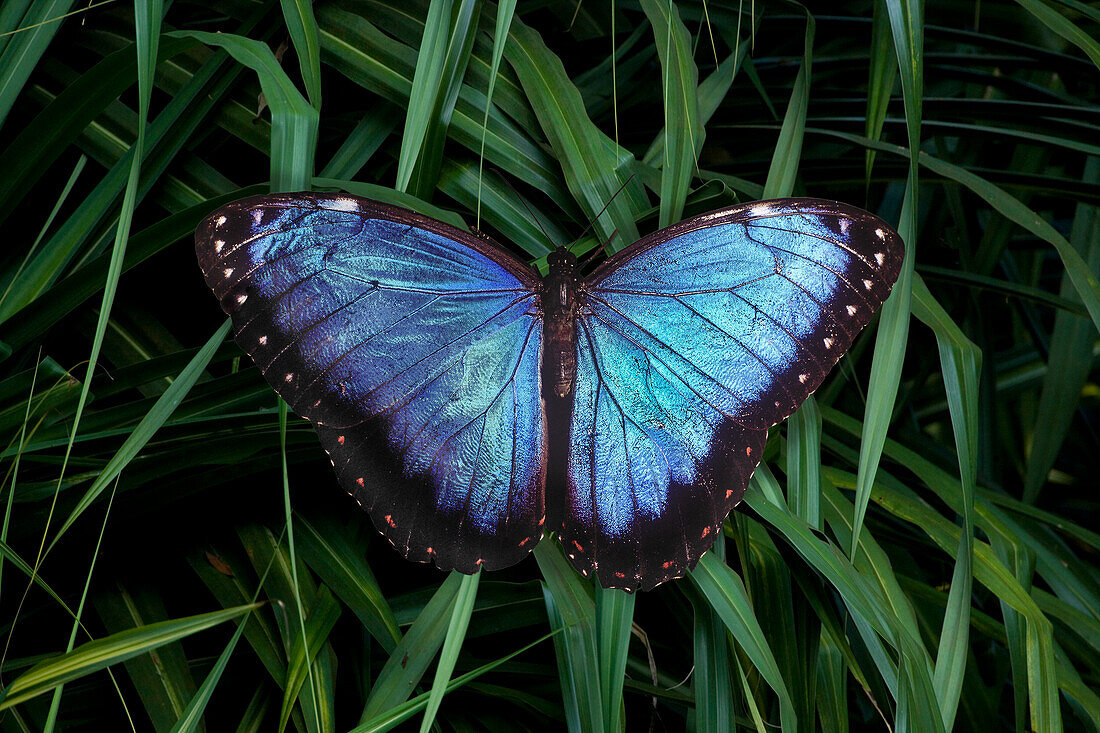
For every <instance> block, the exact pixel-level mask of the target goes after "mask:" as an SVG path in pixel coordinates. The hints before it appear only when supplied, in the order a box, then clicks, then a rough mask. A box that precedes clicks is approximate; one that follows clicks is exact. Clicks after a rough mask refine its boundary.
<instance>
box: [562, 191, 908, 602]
mask: <svg viewBox="0 0 1100 733" xmlns="http://www.w3.org/2000/svg"><path fill="white" fill-rule="evenodd" d="M903 251H904V249H903V244H902V241H901V238H900V237H899V236H898V235H897V234H896V233H895V232H894V231H893V229H891V228H890V227H889V226H888V225H887V224H886V223H885V222H883V221H882V220H881V219H879V218H877V217H875V216H873V215H871V214H869V213H867V212H865V211H863V210H861V209H857V208H854V207H850V206H846V205H843V204H838V203H835V202H829V201H819V200H814V199H779V200H775V201H763V202H757V203H755V204H751V205H748V206H739V207H734V208H731V209H725V210H721V211H716V212H712V213H710V214H705V215H702V216H698V217H695V218H692V219H688V220H685V221H683V222H681V223H679V224H677V225H674V226H671V227H668V228H666V229H663V230H661V231H659V232H656V233H654V234H653V235H650V236H649V237H646V238H644V239H642V240H639V241H638V242H637V243H635V244H634V245H632V246H630V247H628V248H627V249H625V250H623V251H622V252H620V253H618V254H617V255H615V256H614V257H612V258H610V259H609V260H608V261H607V262H605V263H604V264H603V265H601V267H600V268H599V269H598V270H597V271H596V272H595V273H593V275H592V277H591V278H589V279H588V281H587V283H586V288H585V289H586V302H585V307H584V310H583V313H582V316H581V318H580V320H579V324H578V337H577V340H578V369H577V380H576V385H575V388H574V407H573V418H572V425H571V433H570V448H569V465H568V496H567V497H566V501H565V506H564V509H563V512H562V517H561V520H562V526H561V537H562V543H563V545H564V546H565V548H566V552H567V553H568V554H570V556H571V558H572V561H573V563H574V565H575V566H576V567H577V568H578V570H581V571H582V572H585V573H586V574H587V573H588V572H591V571H592V570H596V571H597V573H598V574H599V578H600V581H601V583H603V584H604V585H605V586H611V587H619V588H627V589H632V588H638V587H641V588H650V587H653V586H654V585H657V584H659V583H662V582H664V581H665V580H668V579H669V578H673V577H679V576H681V575H683V574H684V573H685V572H687V571H688V570H690V569H691V568H692V567H693V566H694V565H695V563H696V561H697V560H698V559H699V556H700V555H701V554H702V553H703V552H705V551H706V550H707V548H709V547H710V545H711V543H712V542H713V541H714V538H715V536H716V533H717V532H718V531H719V528H720V525H721V523H722V521H723V520H724V519H725V516H726V514H727V513H728V512H729V511H730V509H731V508H732V507H733V506H734V505H735V504H737V502H739V501H740V500H741V497H742V496H743V494H744V492H745V488H746V486H747V484H748V481H749V478H750V477H751V475H752V472H753V470H754V469H755V468H756V465H757V464H758V463H759V461H760V458H761V453H762V451H763V447H764V443H765V440H766V438H767V429H768V428H769V427H771V426H772V425H775V424H776V423H778V422H779V421H781V420H782V419H784V418H785V417H787V416H788V415H789V414H791V413H792V412H793V411H794V410H795V409H796V408H797V407H798V406H799V405H800V404H801V403H802V402H803V401H804V400H805V399H806V397H807V396H809V395H810V394H811V393H812V392H813V391H814V390H815V389H816V388H817V387H818V386H819V385H820V384H821V382H822V380H824V378H825V376H826V374H828V372H829V370H830V369H831V368H832V367H833V365H834V364H835V363H836V362H837V360H838V359H839V358H840V356H841V355H842V354H843V353H844V351H845V350H846V349H847V348H848V346H849V345H850V344H851V343H852V340H853V339H854V338H855V336H856V334H857V333H858V332H859V331H860V330H861V329H862V328H863V327H864V326H866V325H867V323H868V321H869V320H870V318H871V315H872V313H873V312H874V311H875V309H876V308H878V307H879V306H880V305H881V304H882V302H883V301H884V300H885V299H886V297H887V295H888V294H889V293H890V289H891V287H892V286H893V283H894V281H895V280H896V279H897V277H898V273H899V271H900V267H901V261H902V256H903Z"/></svg>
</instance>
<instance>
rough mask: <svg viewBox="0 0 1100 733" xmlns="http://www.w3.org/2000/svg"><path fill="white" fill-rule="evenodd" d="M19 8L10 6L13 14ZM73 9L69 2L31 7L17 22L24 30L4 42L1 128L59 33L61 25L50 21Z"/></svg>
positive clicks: (45, 1)
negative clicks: (32, 73)
mask: <svg viewBox="0 0 1100 733" xmlns="http://www.w3.org/2000/svg"><path fill="white" fill-rule="evenodd" d="M4 5H7V3H4ZM18 5H19V4H18V3H14V2H13V3H12V6H13V8H12V9H13V10H15V9H16V8H18ZM72 5H73V3H72V0H39V1H38V2H35V3H31V4H30V6H29V7H27V9H26V12H25V13H24V14H23V18H22V21H21V22H19V27H20V28H24V29H26V30H23V31H20V32H16V33H14V34H13V35H11V36H9V37H7V38H5V39H4V46H3V53H0V128H2V127H3V126H4V121H5V120H6V119H7V117H8V112H10V111H11V107H12V105H13V104H15V100H16V98H17V97H18V96H19V93H20V92H21V91H23V87H24V85H25V84H26V83H27V79H29V78H30V75H31V72H33V71H34V68H35V66H36V65H37V64H38V62H39V59H41V58H42V54H43V53H45V52H46V47H47V46H49V45H50V41H52V40H53V37H54V36H55V35H56V34H57V32H58V31H59V30H61V25H62V24H61V23H60V22H51V21H53V20H54V19H55V18H60V17H61V16H63V15H65V14H66V13H67V12H68V11H69V8H70V7H72ZM13 30H14V29H13Z"/></svg>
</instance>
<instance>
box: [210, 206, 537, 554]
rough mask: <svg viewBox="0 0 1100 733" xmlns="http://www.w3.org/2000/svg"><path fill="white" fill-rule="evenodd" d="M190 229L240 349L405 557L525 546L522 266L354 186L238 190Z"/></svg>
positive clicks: (531, 325) (528, 542)
mask: <svg viewBox="0 0 1100 733" xmlns="http://www.w3.org/2000/svg"><path fill="white" fill-rule="evenodd" d="M195 239H196V252H197V255H198V258H199V264H200V265H201V266H202V270H203V273H204V275H205V276H206V282H207V284H208V285H209V286H210V287H211V289H212V290H213V291H214V294H215V295H216V296H217V297H218V299H219V301H220V302H221V304H222V308H223V309H224V310H225V311H226V313H229V314H230V315H231V316H232V317H233V325H234V336H235V338H236V340H237V342H238V343H239V344H240V345H241V347H242V348H243V349H244V350H245V351H246V352H247V353H248V354H249V356H251V357H252V359H253V360H254V361H255V362H256V364H257V366H259V368H260V370H261V371H262V372H263V374H264V377H265V378H266V379H267V381H268V383H270V384H271V386H272V387H273V388H274V389H275V391H276V392H278V393H279V395H281V396H282V397H283V399H285V400H286V401H287V403H288V404H289V405H290V407H291V408H292V409H293V410H294V411H295V412H296V413H298V414H299V415H301V416H302V417H305V418H306V419H308V420H309V421H311V422H312V423H313V424H314V426H315V427H316V429H317V433H318V435H319V437H320V439H321V444H322V446H323V447H324V448H325V450H326V451H327V452H328V453H329V456H330V457H331V459H332V461H333V466H334V468H335V469H336V472H337V475H338V477H339V480H340V483H341V485H342V486H343V487H344V488H345V489H346V490H347V491H348V492H349V493H350V494H352V495H353V496H354V497H355V498H356V500H357V501H358V502H359V503H360V505H361V506H362V507H363V508H364V509H365V510H366V511H367V512H368V513H370V515H371V518H372V519H373V520H374V524H375V526H376V527H377V528H378V529H379V530H380V531H381V532H382V533H383V534H384V535H385V536H386V537H387V538H388V539H389V540H390V542H391V543H393V545H394V546H395V547H396V548H397V549H398V550H399V551H400V552H401V553H402V554H404V555H405V556H406V557H408V558H409V559H413V560H420V561H425V562H426V561H433V562H435V564H436V565H437V566H439V567H440V568H442V569H451V568H454V569H458V570H461V571H463V572H467V573H469V572H473V571H474V570H476V569H477V568H478V566H479V565H484V566H486V567H489V568H494V567H504V566H507V565H511V564H513V563H515V562H518V561H519V560H521V559H522V558H523V557H525V556H526V554H527V553H528V552H529V551H530V550H531V548H532V547H533V546H534V545H535V544H536V543H537V542H538V540H539V538H540V537H541V535H542V529H541V525H542V523H543V521H544V509H543V487H544V483H545V471H546V455H545V454H546V447H545V446H546V441H545V431H546V428H545V417H544V415H543V410H542V406H541V402H540V393H539V344H540V342H541V332H542V321H541V318H540V317H539V316H538V313H537V311H536V310H535V302H536V301H537V294H536V289H537V287H538V284H539V280H538V278H537V277H536V276H535V275H534V273H532V272H531V271H530V270H529V269H528V268H527V267H526V265H524V264H523V263H522V262H520V261H519V260H517V259H516V258H514V257H512V256H511V255H509V254H508V253H507V252H505V251H503V250H501V249H499V248H497V247H496V246H494V245H492V244H491V243H489V242H487V241H486V240H484V239H481V238H478V237H475V236H474V235H472V234H470V233H469V232H464V231H461V230H458V229H455V228H454V227H450V226H447V225H446V224H443V223H441V222H438V221H435V220H433V219H429V218H427V217H424V216H420V215H418V214H415V213H413V212H411V211H407V210H405V209H400V208H397V207H393V206H388V205H385V204H380V203H378V202H372V201H369V200H367V199H361V198H357V197H354V196H336V195H326V194H310V193H298V194H285V195H272V196H260V197H254V198H251V199H245V200H243V201H238V202H235V203H233V204H230V205H229V206H226V207H224V208H222V209H219V210H218V211H216V212H214V213H213V214H212V215H211V216H210V217H209V218H207V219H206V220H205V221H204V222H203V223H202V224H200V226H199V228H198V230H197V232H196V235H195Z"/></svg>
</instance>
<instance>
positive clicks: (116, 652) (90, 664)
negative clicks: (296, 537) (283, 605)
mask: <svg viewBox="0 0 1100 733" xmlns="http://www.w3.org/2000/svg"><path fill="white" fill-rule="evenodd" d="M260 605H262V604H257V603H249V604H247V605H244V606H235V607H233V608H226V609H223V610H220V611H212V612H210V613H203V614H199V615H197V616H188V617H186V618H180V619H172V620H169V621H160V622H158V623H155V624H149V625H148V626H142V627H140V628H136V629H130V630H128V631H123V632H120V633H117V634H112V635H110V636H108V637H105V638H103V639H96V640H95V641H89V642H87V643H86V644H81V645H80V646H78V647H77V648H76V649H74V650H73V651H71V652H69V653H67V654H62V655H60V656H58V657H52V658H50V659H47V660H45V661H43V662H39V663H38V664H36V665H34V666H33V667H31V668H30V669H29V670H27V671H26V672H24V673H23V674H21V675H19V676H18V677H16V678H15V680H13V681H12V683H11V684H10V685H8V686H7V687H6V688H4V690H3V691H2V692H0V710H7V709H8V708H11V707H13V706H15V705H18V704H20V703H23V702H26V701H27V700H30V699H31V698H34V697H37V696H38V695H41V694H43V693H46V692H49V691H50V690H52V689H54V688H56V687H57V686H58V685H62V684H65V683H66V682H71V681H72V680H75V679H80V678H81V677H85V676H87V675H89V674H92V673H93V672H98V671H100V670H101V669H105V668H106V667H108V666H110V665H112V664H117V663H119V662H124V661H126V660H127V659H130V658H131V657H135V656H137V655H139V654H145V653H146V652H148V651H150V650H152V649H156V648H157V647H159V646H162V645H164V644H170V643H172V642H174V641H178V640H179V639H183V638H186V637H188V636H191V635H192V634H197V633H199V632H200V631H205V630H206V629H209V628H211V627H214V626H217V625H218V624H220V623H224V622H226V621H231V620H232V619H235V618H237V617H238V616H243V615H244V614H246V613H248V612H250V611H253V610H255V609H257V608H259V607H260Z"/></svg>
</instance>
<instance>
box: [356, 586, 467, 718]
mask: <svg viewBox="0 0 1100 733" xmlns="http://www.w3.org/2000/svg"><path fill="white" fill-rule="evenodd" d="M462 577H463V576H462V575H461V574H460V573H451V574H450V575H448V576H447V579H446V580H445V581H443V583H442V584H441V585H440V586H439V589H438V590H437V591H436V592H435V594H434V595H432V598H431V600H430V601H429V602H428V603H427V604H426V605H425V606H424V610H423V611H421V612H420V615H419V616H417V619H416V622H415V623H413V625H412V626H411V627H410V628H409V630H408V631H407V632H405V636H404V638H403V639H401V642H400V643H399V644H398V645H397V647H396V648H395V649H394V650H393V653H392V654H390V657H389V659H388V660H387V662H386V665H385V666H384V667H383V668H382V671H381V672H380V673H379V674H378V677H377V678H376V679H375V682H374V686H373V687H372V688H371V691H370V697H369V698H367V704H366V707H365V708H364V709H363V715H362V717H361V718H360V721H361V722H362V721H366V720H369V719H371V718H374V717H377V716H380V715H383V714H384V713H386V711H389V710H391V709H394V708H398V707H399V706H400V705H401V704H402V703H404V702H405V701H406V700H408V699H409V695H410V694H411V693H412V691H413V688H414V687H415V685H416V684H417V683H418V682H419V681H420V678H421V677H422V676H423V675H424V672H425V670H427V669H428V665H429V664H431V661H432V660H433V659H434V658H435V654H436V651H438V650H439V648H440V647H441V646H442V645H443V642H444V640H445V638H446V634H447V629H448V626H449V621H450V617H451V615H452V614H453V612H454V607H455V603H456V601H457V598H458V591H459V589H460V588H461V586H462Z"/></svg>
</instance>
